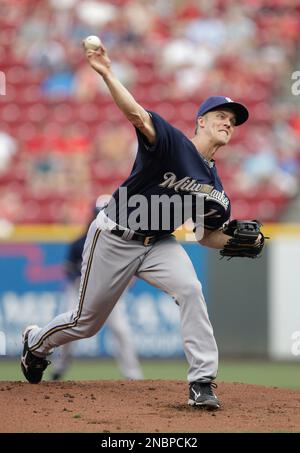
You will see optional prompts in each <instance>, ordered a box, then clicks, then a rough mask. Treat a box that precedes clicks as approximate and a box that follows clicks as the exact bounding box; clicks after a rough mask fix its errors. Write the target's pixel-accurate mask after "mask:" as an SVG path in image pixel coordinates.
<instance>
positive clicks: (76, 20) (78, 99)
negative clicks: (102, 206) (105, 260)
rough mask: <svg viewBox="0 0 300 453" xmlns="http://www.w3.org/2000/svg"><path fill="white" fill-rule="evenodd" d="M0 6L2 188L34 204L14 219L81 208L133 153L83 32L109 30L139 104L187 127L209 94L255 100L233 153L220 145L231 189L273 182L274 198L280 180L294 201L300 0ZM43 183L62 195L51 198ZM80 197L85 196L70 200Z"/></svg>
mask: <svg viewBox="0 0 300 453" xmlns="http://www.w3.org/2000/svg"><path fill="white" fill-rule="evenodd" d="M0 9H1V13H2V14H1V17H0V42H1V46H0V52H1V57H2V58H1V62H2V63H1V64H2V68H1V70H2V71H3V72H4V73H5V74H6V76H7V85H8V89H7V94H6V96H5V97H4V96H3V106H2V108H1V109H0V130H3V131H6V132H2V133H0V173H1V175H3V177H2V181H3V182H2V184H1V188H2V189H3V186H5V185H6V184H7V185H8V186H9V187H10V191H9V192H10V193H11V196H12V198H14V197H15V198H14V200H15V201H13V204H14V205H15V206H19V202H18V201H17V200H19V199H20V200H21V202H22V200H24V203H25V204H26V205H27V204H28V203H31V212H32V213H33V212H35V217H34V216H33V215H32V216H31V217H30V216H28V214H27V213H28V211H27V210H22V209H19V208H18V209H15V210H12V211H10V213H9V214H8V215H9V216H10V218H13V219H14V221H16V222H21V221H22V219H23V220H24V221H38V216H39V215H40V216H41V218H43V220H45V221H47V219H48V220H49V221H68V219H70V218H72V219H75V218H79V217H80V215H79V214H78V213H79V212H80V210H81V209H85V208H84V206H85V202H84V197H86V199H88V200H89V201H90V199H92V198H93V197H97V195H99V194H100V193H103V192H111V191H113V189H114V187H115V186H116V185H117V184H119V182H120V180H121V179H122V177H123V174H124V172H125V173H126V171H127V169H128V166H130V165H131V164H132V161H133V159H132V153H133V152H134V148H133V146H134V145H133V143H134V138H133V136H132V135H130V134H131V133H132V131H130V130H128V127H127V128H125V129H124V128H123V126H122V118H121V116H120V115H119V116H118V112H117V111H116V109H115V108H114V107H112V105H111V102H110V100H109V98H108V97H107V96H106V91H105V87H104V84H102V83H101V79H100V78H98V77H97V74H95V73H94V72H92V71H90V70H89V68H88V66H87V65H86V63H85V59H84V56H83V53H82V49H81V40H82V39H83V38H84V37H85V36H87V35H89V34H95V35H99V36H100V37H101V39H102V40H103V41H104V43H105V45H106V46H107V47H108V48H109V51H110V53H111V55H112V56H113V61H114V71H115V72H116V73H117V75H118V77H119V78H120V79H121V81H122V83H124V84H125V86H127V87H128V88H129V90H131V91H132V92H134V93H135V95H136V97H137V99H138V100H139V102H141V104H143V105H144V106H145V107H146V108H149V109H152V110H155V111H157V112H158V113H161V114H162V116H164V115H166V118H167V119H168V120H169V121H170V122H171V123H173V124H174V125H175V126H178V127H180V128H182V130H184V131H186V132H187V134H189V131H191V130H192V129H193V127H194V120H193V115H191V114H190V112H191V111H196V110H197V106H198V105H199V104H200V102H201V101H202V100H203V98H205V97H207V95H208V94H209V93H217V94H224V95H226V94H227V93H230V95H231V96H232V97H233V98H238V99H241V100H242V101H244V102H245V103H246V104H247V105H249V107H250V118H251V120H250V122H249V124H248V125H247V126H246V127H245V130H243V131H242V132H240V131H236V134H235V135H236V138H235V139H234V140H235V143H234V146H235V147H236V156H235V158H232V156H231V154H227V153H226V152H224V154H223V157H222V166H221V167H222V168H220V171H221V173H222V172H223V174H224V178H225V179H224V181H225V183H226V185H227V186H228V193H229V195H232V196H233V197H245V200H246V199H247V197H248V192H247V191H248V190H250V188H253V187H254V188H255V187H258V186H259V187H262V186H263V187H264V191H263V193H264V194H265V196H266V197H268V196H272V191H273V192H276V193H278V194H279V196H281V197H283V198H286V199H287V200H288V199H290V198H291V197H292V196H293V195H294V194H295V193H296V191H298V190H299V180H300V147H299V144H298V143H299V135H300V119H299V118H300V117H299V111H298V110H299V109H298V106H297V105H296V107H295V106H293V105H292V104H291V103H290V102H289V98H288V96H289V93H290V86H287V85H288V83H289V82H290V80H291V77H290V75H291V72H293V71H294V70H296V69H297V59H298V60H299V46H298V41H299V39H298V38H299V33H300V6H299V2H297V1H296V0H251V1H244V2H240V1H239V0H230V1H229V0H210V1H209V2H208V1H206V0H166V1H164V2H161V1H159V0H154V1H152V2H149V1H148V0H112V1H96V0H22V1H21V0H20V1H18V2H16V1H12V0H10V1H9V0H0ZM11 42H14V46H11ZM293 68H294V69H293ZM286 93H288V94H286ZM1 98H2V97H1ZM166 98H168V102H166ZM62 100H63V102H62ZM178 100H180V101H181V106H180V107H179V108H178ZM1 101H2V99H1ZM184 101H186V102H184ZM42 121H43V122H44V123H43V125H42V126H39V124H41V122H42ZM67 124H71V126H72V127H67V126H66V125H67ZM76 129H78V131H79V132H78V133H77V137H76ZM17 143H18V152H16V150H17ZM80 148H81V149H80ZM15 169H18V172H19V173H18V174H17V172H16V171H15ZM123 170H124V172H123ZM246 170H247V172H246ZM246 173H248V175H250V174H251V178H249V177H248V176H247V174H246ZM14 178H15V179H14ZM20 180H22V181H21V183H22V184H16V185H11V184H12V183H13V182H14V181H17V182H20ZM226 181H227V182H226ZM20 187H22V190H21V191H20ZM230 191H232V194H231V193H230ZM7 193H8V192H6V191H5V193H4V192H3V197H4V200H6V201H5V206H6V207H5V210H6V211H7V212H8V211H9V210H8V208H7V205H8V203H7V199H9V198H10V197H9V196H8V198H7ZM42 194H43V196H46V194H47V196H51V197H52V198H53V200H52V202H53V203H54V202H55V198H57V200H56V205H53V206H54V207H52V208H51V209H50V210H47V209H46V208H45V206H44V205H42ZM82 194H84V196H82ZM70 198H72V199H73V200H75V199H76V200H78V202H77V201H76V203H75V205H76V207H75V208H74V209H73V210H72V209H71V208H70V202H69V200H70ZM242 204H243V205H244V206H245V205H247V201H245V202H244V203H241V205H242ZM51 206H52V204H51ZM253 206H254V205H253V204H252V205H250V204H249V205H248V208H247V209H248V211H246V213H247V214H248V215H249V217H250V216H251V209H252V207H253ZM243 212H244V211H243ZM273 212H274V215H276V212H277V211H276V209H274V210H273ZM244 213H245V212H244ZM248 215H247V216H248ZM262 220H263V219H262Z"/></svg>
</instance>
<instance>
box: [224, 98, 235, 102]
mask: <svg viewBox="0 0 300 453" xmlns="http://www.w3.org/2000/svg"><path fill="white" fill-rule="evenodd" d="M225 99H226V101H227V102H234V101H233V100H232V99H230V98H225Z"/></svg>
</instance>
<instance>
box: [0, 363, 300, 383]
mask: <svg viewBox="0 0 300 453" xmlns="http://www.w3.org/2000/svg"><path fill="white" fill-rule="evenodd" d="M142 368H143V372H144V376H145V378H146V379H182V380H185V379H186V372H187V363H186V361H184V360H144V361H142ZM48 370H49V371H48ZM48 370H47V372H46V374H45V378H46V379H47V378H49V375H50V372H51V366H50V367H49V368H48ZM89 379H92V380H97V379H99V380H103V379H121V375H120V373H119V370H118V368H117V366H116V363H115V362H114V361H113V360H100V359H99V360H89V359H83V360H74V361H73V363H72V365H71V367H70V368H69V370H68V372H67V373H66V376H65V380H89ZM0 380H9V381H18V380H24V378H23V375H22V374H21V371H20V367H19V361H18V360H12V359H11V360H9V359H4V358H0ZM218 380H219V381H226V382H245V383H249V384H261V385H267V386H275V387H288V388H298V389H300V364H298V363H286V362H268V361H254V360H251V361H238V360H234V361H233V360H230V361H229V360H223V361H222V362H221V363H220V369H219V375H218Z"/></svg>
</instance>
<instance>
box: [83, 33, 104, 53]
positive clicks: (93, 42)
mask: <svg viewBox="0 0 300 453" xmlns="http://www.w3.org/2000/svg"><path fill="white" fill-rule="evenodd" d="M100 46H101V40H100V38H98V36H93V35H91V36H88V37H87V38H85V40H84V47H85V48H86V49H91V50H98V49H99V47H100Z"/></svg>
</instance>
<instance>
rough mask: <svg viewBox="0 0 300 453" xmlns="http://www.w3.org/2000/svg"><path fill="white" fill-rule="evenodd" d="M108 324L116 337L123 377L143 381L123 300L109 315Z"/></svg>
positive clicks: (116, 351) (118, 360)
mask: <svg viewBox="0 0 300 453" xmlns="http://www.w3.org/2000/svg"><path fill="white" fill-rule="evenodd" d="M107 324H108V326H109V328H110V330H111V332H112V333H113V335H114V339H115V343H116V350H115V354H116V360H117V363H118V365H119V368H120V371H121V373H122V376H123V377H124V378H125V379H143V373H142V370H141V367H140V364H139V360H138V356H137V353H136V350H135V347H134V343H133V338H132V335H133V334H132V331H131V328H130V325H129V320H128V318H127V314H126V310H125V306H124V302H123V301H122V298H121V300H120V301H119V302H118V304H116V305H115V307H114V309H113V311H112V312H111V314H110V315H109V317H108V319H107Z"/></svg>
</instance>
